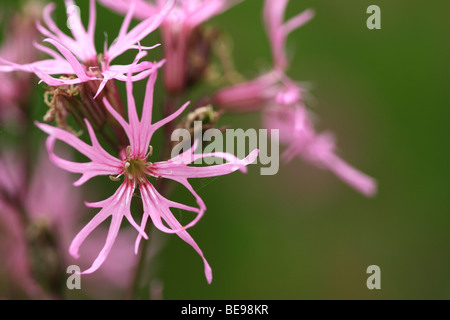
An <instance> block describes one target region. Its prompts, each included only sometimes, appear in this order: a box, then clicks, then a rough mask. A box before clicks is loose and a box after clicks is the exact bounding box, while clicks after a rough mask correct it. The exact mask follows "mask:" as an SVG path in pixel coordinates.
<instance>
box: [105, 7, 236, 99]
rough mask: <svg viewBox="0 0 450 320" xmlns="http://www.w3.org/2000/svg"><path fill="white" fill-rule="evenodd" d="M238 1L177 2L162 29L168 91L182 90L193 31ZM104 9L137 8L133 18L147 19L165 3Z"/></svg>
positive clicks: (122, 10)
mask: <svg viewBox="0 0 450 320" xmlns="http://www.w3.org/2000/svg"><path fill="white" fill-rule="evenodd" d="M240 1H241V0H178V1H177V2H176V4H175V6H174V8H173V9H172V10H171V11H170V13H169V14H168V15H167V16H166V18H165V20H164V23H163V24H162V26H161V33H162V40H163V49H164V56H165V59H166V61H167V64H166V65H165V66H164V83H165V86H166V88H167V90H168V91H169V92H180V91H182V90H184V89H185V87H186V84H187V83H186V82H187V80H188V79H187V76H188V70H187V64H188V61H187V56H188V51H189V42H190V41H192V37H191V36H192V32H193V30H194V29H195V28H197V27H199V26H200V25H201V24H203V23H204V22H206V21H207V20H209V19H211V18H213V17H214V16H216V15H219V14H221V13H223V12H224V11H226V10H227V9H229V8H230V7H231V6H233V5H234V4H236V3H237V2H240ZM100 2H101V3H103V4H104V5H105V6H107V7H109V8H111V9H113V10H115V11H118V12H120V13H125V12H127V11H128V10H129V7H130V6H131V5H135V6H136V10H135V14H134V16H135V17H136V18H138V19H146V18H148V17H149V16H151V15H154V14H155V12H158V10H161V7H162V6H163V5H164V3H165V2H166V0H155V1H146V0H133V1H128V0H100Z"/></svg>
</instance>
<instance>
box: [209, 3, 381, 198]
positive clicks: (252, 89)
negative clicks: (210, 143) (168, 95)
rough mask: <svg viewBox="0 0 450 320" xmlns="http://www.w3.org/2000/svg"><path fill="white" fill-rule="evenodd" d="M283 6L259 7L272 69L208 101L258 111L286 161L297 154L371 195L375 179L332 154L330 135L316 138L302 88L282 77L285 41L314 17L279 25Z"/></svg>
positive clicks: (285, 62)
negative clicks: (276, 136)
mask: <svg viewBox="0 0 450 320" xmlns="http://www.w3.org/2000/svg"><path fill="white" fill-rule="evenodd" d="M287 4H288V0H266V2H265V5H264V21H265V26H266V32H267V34H268V36H269V40H270V44H271V49H272V55H273V61H274V66H273V69H272V70H271V71H270V72H268V73H266V74H264V75H262V76H260V77H258V78H256V79H254V80H251V81H248V82H244V83H239V84H236V85H233V86H230V87H226V88H224V89H221V90H219V91H218V92H217V93H216V94H215V95H214V97H213V102H214V104H215V105H218V106H220V107H221V108H223V109H225V110H227V111H231V112H249V111H259V110H262V111H263V114H264V118H265V126H266V128H268V129H279V130H280V140H281V143H283V144H285V145H287V150H286V151H285V152H284V154H283V156H284V159H285V160H286V161H290V160H292V158H294V157H295V156H297V155H299V156H301V157H302V158H303V159H305V160H306V161H308V162H310V163H312V164H314V165H316V166H318V167H321V168H327V169H329V170H331V171H332V172H333V173H334V174H336V175H337V176H338V177H339V178H340V179H342V180H343V181H345V182H346V183H348V184H349V185H350V186H352V187H353V188H354V189H356V190H357V191H359V192H361V193H362V194H364V195H366V196H372V195H374V194H375V193H376V189H377V186H376V182H375V180H374V179H373V178H371V177H369V176H367V175H365V174H363V173H361V172H359V171H358V170H356V169H354V168H352V167H351V166H350V165H348V164H347V163H346V162H344V161H343V160H342V159H340V158H339V157H338V156H337V155H336V153H335V144H334V139H333V137H332V135H331V134H329V133H324V134H316V132H315V130H314V127H313V124H312V122H311V120H310V118H309V116H308V113H307V111H306V108H305V106H304V104H303V98H302V91H303V89H302V87H301V86H300V85H299V84H298V83H296V82H294V81H293V80H291V79H290V78H289V77H288V76H287V75H286V74H285V70H286V69H287V67H288V59H287V56H286V53H285V45H286V38H287V36H288V34H289V33H290V32H291V31H293V30H295V29H297V28H299V27H300V26H302V25H304V24H305V23H307V22H308V21H309V20H311V19H312V18H313V16H314V13H313V11H312V10H306V11H304V12H302V13H301V14H299V15H297V16H295V17H293V18H291V19H290V20H289V21H287V22H283V21H284V14H285V10H286V6H287Z"/></svg>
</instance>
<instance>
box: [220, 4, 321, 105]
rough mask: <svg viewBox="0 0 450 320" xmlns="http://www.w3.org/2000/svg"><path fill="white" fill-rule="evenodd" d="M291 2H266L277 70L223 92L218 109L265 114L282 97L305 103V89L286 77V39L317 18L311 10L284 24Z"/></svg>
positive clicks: (268, 30) (266, 14)
mask: <svg viewBox="0 0 450 320" xmlns="http://www.w3.org/2000/svg"><path fill="white" fill-rule="evenodd" d="M288 2H289V1H288V0H266V2H265V5H264V22H265V27H266V32H267V35H268V37H269V41H270V47H271V50H272V56H273V67H272V69H271V70H270V71H268V72H267V73H265V74H263V75H262V76H260V77H258V78H256V79H254V80H250V81H247V82H242V83H238V84H235V85H231V86H229V87H225V88H223V89H221V90H219V91H218V92H217V93H216V94H215V95H214V97H213V103H214V105H217V106H219V107H220V108H222V109H225V110H227V111H231V112H251V111H258V110H262V109H264V108H265V107H267V105H268V104H271V103H272V102H273V101H274V100H277V99H279V98H280V97H281V96H283V97H284V98H288V97H289V99H290V100H291V101H292V100H293V99H294V98H297V99H301V88H300V87H299V86H298V85H297V84H296V83H295V82H294V81H292V80H291V79H289V77H287V76H286V75H285V73H284V72H285V70H286V68H287V67H288V59H287V57H286V53H285V46H286V39H287V37H288V35H289V33H290V32H292V31H293V30H295V29H297V28H300V27H301V26H303V25H304V24H306V23H307V22H308V21H310V20H311V19H312V18H313V17H314V11H312V10H310V9H308V10H305V11H304V12H302V13H300V14H299V15H297V16H295V17H293V18H291V19H290V20H289V21H288V22H285V23H283V21H284V13H285V10H286V6H287V3H288Z"/></svg>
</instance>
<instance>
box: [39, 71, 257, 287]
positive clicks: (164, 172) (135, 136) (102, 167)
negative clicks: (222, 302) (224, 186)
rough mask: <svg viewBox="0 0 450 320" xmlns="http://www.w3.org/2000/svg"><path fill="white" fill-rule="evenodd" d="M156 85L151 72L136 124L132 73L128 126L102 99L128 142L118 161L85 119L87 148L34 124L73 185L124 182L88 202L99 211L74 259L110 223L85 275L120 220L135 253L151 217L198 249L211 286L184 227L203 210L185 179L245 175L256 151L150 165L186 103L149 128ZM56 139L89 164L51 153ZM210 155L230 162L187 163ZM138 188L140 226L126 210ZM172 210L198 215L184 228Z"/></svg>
mask: <svg viewBox="0 0 450 320" xmlns="http://www.w3.org/2000/svg"><path fill="white" fill-rule="evenodd" d="M155 82H156V73H153V74H151V76H150V79H149V81H148V84H147V91H146V96H145V101H144V106H143V111H142V116H141V119H140V120H139V117H138V114H137V111H136V105H135V101H134V97H133V93H132V82H131V75H130V76H129V78H128V81H127V97H128V122H127V121H126V120H125V119H124V118H122V116H121V115H119V114H118V113H117V112H116V111H115V110H114V109H113V108H112V106H111V105H110V104H109V102H108V101H107V100H106V99H104V101H103V102H104V104H105V106H106V108H107V109H108V111H109V112H110V113H111V114H112V116H113V117H114V118H115V119H116V120H117V121H118V123H119V124H120V125H121V126H122V128H123V129H124V131H125V133H126V135H127V136H128V139H129V143H130V145H129V146H128V147H127V148H126V150H123V152H121V155H120V158H116V157H113V156H112V155H110V154H109V153H107V152H106V151H105V150H104V149H103V148H102V147H101V145H100V144H99V142H98V140H97V138H96V136H95V133H94V131H93V129H92V127H91V125H90V123H89V122H88V121H86V126H87V128H88V132H89V135H90V139H91V143H92V145H88V144H86V143H85V142H83V141H81V140H80V139H79V138H77V137H76V136H74V135H72V134H70V133H68V132H66V131H64V130H62V129H59V128H55V127H52V126H49V125H46V124H40V123H37V126H38V127H39V128H40V129H42V130H43V131H45V132H46V133H47V134H49V137H48V139H47V148H48V151H49V153H50V157H51V159H52V161H53V162H54V163H55V164H56V165H58V166H59V167H61V168H63V169H65V170H67V171H70V172H75V173H81V174H82V176H81V178H80V179H79V180H78V181H76V182H75V184H74V185H76V186H79V185H81V184H83V183H85V182H86V181H88V180H89V179H91V178H93V177H95V176H100V175H107V176H117V177H116V178H113V180H118V178H119V177H121V176H123V179H124V180H123V182H122V183H121V185H120V186H119V188H118V189H117V191H116V193H115V194H114V195H113V196H111V197H110V198H108V199H106V200H104V201H101V202H98V203H89V204H87V205H88V206H89V207H94V208H101V210H100V211H99V212H98V213H97V215H96V216H95V217H94V218H93V219H92V220H91V221H90V222H89V223H88V224H87V225H86V226H85V227H84V228H83V229H82V230H81V231H80V233H78V235H77V236H76V237H75V239H74V240H73V241H72V244H71V247H70V253H71V255H72V256H74V257H78V256H79V253H78V251H79V248H80V246H81V245H82V243H83V242H84V241H85V239H86V238H87V237H88V236H89V235H90V233H91V232H92V231H93V230H94V229H95V228H97V227H98V226H99V225H100V224H101V223H102V222H103V221H105V220H106V219H107V218H108V217H111V218H112V220H111V224H110V229H109V233H108V236H107V239H106V243H105V246H104V247H103V249H102V250H101V251H100V253H99V255H98V256H97V258H96V259H95V261H94V263H93V264H92V266H91V267H90V268H89V269H88V270H86V271H84V273H92V272H94V271H95V270H97V269H98V268H99V267H100V266H101V265H102V263H103V262H104V261H105V259H106V257H107V256H108V254H109V252H110V251H111V249H112V247H113V244H114V241H115V239H116V237H117V235H118V233H119V228H120V226H121V223H122V220H123V219H124V218H126V219H127V220H128V221H129V222H130V224H131V225H132V226H133V227H134V228H135V229H136V230H137V231H138V233H139V235H138V238H137V240H136V245H135V251H136V252H137V250H138V246H139V243H140V240H141V238H142V237H144V238H147V235H146V234H145V231H144V229H145V225H146V223H147V220H148V218H150V219H151V220H152V222H153V224H154V225H155V226H156V227H157V228H158V229H160V230H161V231H163V232H167V233H176V234H177V235H178V236H179V237H180V238H181V239H183V240H184V241H186V242H187V243H188V244H190V245H191V246H192V247H193V248H194V249H195V250H196V251H197V253H198V254H199V255H200V256H201V257H202V259H203V262H204V267H205V275H206V278H207V280H208V282H211V280H212V272H211V268H210V266H209V264H208V262H207V261H206V259H205V258H204V256H203V253H202V251H201V250H200V248H199V247H198V245H197V244H196V243H195V241H194V240H193V239H192V237H191V236H190V235H189V234H188V233H187V231H186V229H187V228H189V227H191V226H193V225H194V224H195V223H196V222H197V221H198V220H199V219H200V218H201V217H202V215H203V213H204V211H205V210H206V206H205V204H204V202H203V200H202V199H201V198H200V197H199V195H198V194H197V193H196V192H195V190H194V189H193V188H192V186H191V185H190V184H189V182H188V179H189V178H203V177H213V176H220V175H225V174H228V173H231V172H234V171H236V170H241V171H243V172H245V171H246V166H247V165H248V164H250V163H252V162H253V161H254V160H255V159H256V157H257V155H258V150H254V151H253V152H252V153H251V154H250V155H249V156H248V157H247V158H245V159H243V160H240V159H238V158H236V157H235V156H233V155H231V154H227V153H216V154H214V155H211V154H194V148H191V149H190V150H189V151H187V152H184V153H183V154H181V155H179V156H178V157H175V158H172V159H170V160H168V161H161V162H155V163H152V162H149V157H150V156H151V152H149V149H150V150H151V147H150V140H151V137H152V135H153V133H154V132H155V131H156V130H157V129H159V128H160V127H162V126H164V125H165V124H167V123H168V122H170V121H172V120H173V119H175V118H176V117H177V116H179V115H180V114H181V113H182V112H183V111H184V109H185V108H186V107H187V105H188V104H189V103H186V104H185V105H184V106H183V107H181V108H180V109H179V110H178V111H176V112H175V113H174V114H172V115H170V116H169V117H167V118H165V119H163V120H160V121H158V122H156V123H154V124H152V108H153V107H152V105H153V89H154V85H155ZM56 140H60V141H62V142H65V143H66V144H68V145H70V146H71V147H73V148H75V149H76V150H78V151H79V152H80V153H82V154H83V155H85V156H86V157H88V158H89V159H90V160H91V161H90V162H86V163H77V162H71V161H67V160H65V159H62V158H60V157H59V156H57V155H56V154H55V153H54V152H53V148H54V144H55V141H56ZM212 156H214V157H218V158H222V159H225V160H226V161H228V162H227V163H225V164H222V165H215V166H208V167H191V166H188V164H190V163H192V162H193V161H195V160H196V159H198V158H204V157H212ZM149 177H156V178H167V179H171V180H174V181H177V182H179V183H181V184H182V185H183V186H185V188H186V189H187V190H189V191H190V192H191V193H192V195H193V196H194V197H195V199H196V202H197V205H198V208H196V207H190V206H187V205H184V204H180V203H176V202H173V201H170V200H168V199H166V198H165V197H164V196H163V195H161V194H160V193H159V192H158V191H157V190H156V189H155V187H154V186H153V184H152V183H150V181H149V180H148V178H149ZM138 187H139V190H140V195H141V198H142V203H143V207H144V214H143V219H142V222H141V225H140V226H139V225H138V224H137V223H136V222H135V221H134V220H133V217H132V216H131V212H130V205H131V199H132V196H133V194H134V192H135V190H136V188H138ZM170 208H177V209H181V210H185V211H190V212H193V213H196V214H197V216H196V217H195V218H194V219H193V220H192V222H191V223H189V224H187V225H186V226H182V225H181V224H180V223H179V222H178V220H177V219H176V218H175V217H174V216H173V214H172V212H171V210H170ZM163 221H165V222H166V223H167V225H168V227H166V226H165V225H164V224H163Z"/></svg>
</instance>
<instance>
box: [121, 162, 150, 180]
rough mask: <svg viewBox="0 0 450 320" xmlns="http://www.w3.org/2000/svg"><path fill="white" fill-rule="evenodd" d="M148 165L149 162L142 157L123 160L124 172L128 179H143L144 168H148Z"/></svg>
mask: <svg viewBox="0 0 450 320" xmlns="http://www.w3.org/2000/svg"><path fill="white" fill-rule="evenodd" d="M149 165H151V164H150V163H149V162H146V161H145V160H143V159H139V158H138V159H135V158H131V159H127V161H126V162H125V167H124V169H125V170H124V174H126V175H127V177H128V178H129V179H130V180H132V179H138V180H140V181H141V180H142V179H145V169H146V168H148V166H149Z"/></svg>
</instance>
